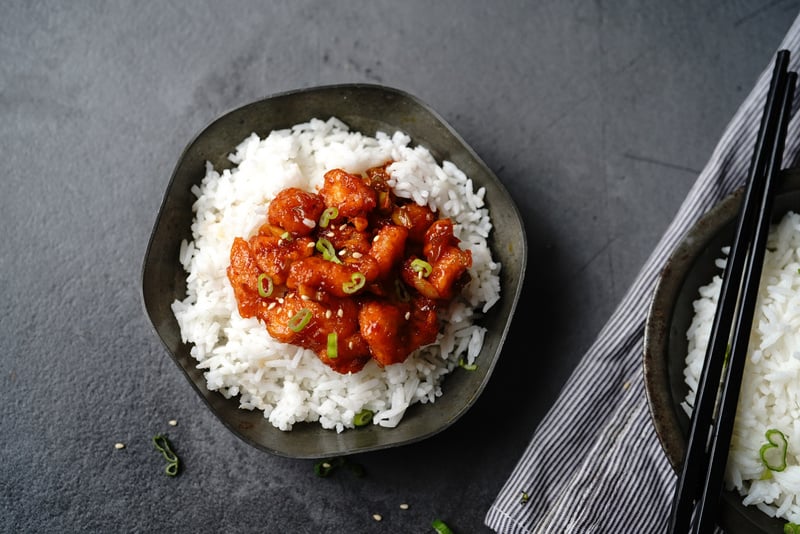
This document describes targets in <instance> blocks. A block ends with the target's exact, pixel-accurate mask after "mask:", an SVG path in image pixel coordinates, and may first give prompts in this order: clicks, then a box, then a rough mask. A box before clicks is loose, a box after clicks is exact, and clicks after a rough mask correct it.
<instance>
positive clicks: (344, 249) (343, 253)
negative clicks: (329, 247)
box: [339, 248, 347, 256]
mask: <svg viewBox="0 0 800 534" xmlns="http://www.w3.org/2000/svg"><path fill="white" fill-rule="evenodd" d="M346 252H347V249H346V248H343V249H342V250H340V251H339V256H344V255H345V253H346Z"/></svg>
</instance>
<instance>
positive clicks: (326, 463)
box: [314, 458, 344, 478]
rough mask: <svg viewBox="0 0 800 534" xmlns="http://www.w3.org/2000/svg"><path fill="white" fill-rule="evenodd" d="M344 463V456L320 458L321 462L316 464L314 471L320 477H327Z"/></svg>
mask: <svg viewBox="0 0 800 534" xmlns="http://www.w3.org/2000/svg"><path fill="white" fill-rule="evenodd" d="M343 464H344V459H343V458H331V459H328V460H320V461H319V462H317V463H315V464H314V473H315V474H316V475H317V476H318V477H322V478H325V477H327V476H328V475H330V474H331V473H333V471H334V470H335V469H336V468H337V467H339V466H340V465H343Z"/></svg>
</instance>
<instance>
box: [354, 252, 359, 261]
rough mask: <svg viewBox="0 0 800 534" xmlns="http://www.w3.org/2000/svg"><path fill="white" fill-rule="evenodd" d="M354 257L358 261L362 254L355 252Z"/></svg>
mask: <svg viewBox="0 0 800 534" xmlns="http://www.w3.org/2000/svg"><path fill="white" fill-rule="evenodd" d="M353 257H354V258H355V259H358V258H360V257H361V253H360V252H353Z"/></svg>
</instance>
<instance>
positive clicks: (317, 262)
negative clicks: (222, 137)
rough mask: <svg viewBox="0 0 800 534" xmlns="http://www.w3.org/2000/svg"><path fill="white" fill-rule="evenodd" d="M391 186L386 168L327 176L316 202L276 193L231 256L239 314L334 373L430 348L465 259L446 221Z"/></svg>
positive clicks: (300, 194)
mask: <svg viewBox="0 0 800 534" xmlns="http://www.w3.org/2000/svg"><path fill="white" fill-rule="evenodd" d="M388 178H389V176H388V174H387V172H386V166H382V167H376V168H373V169H369V170H367V172H366V173H365V176H360V175H355V174H349V173H347V172H345V171H343V170H341V169H334V170H331V171H329V172H327V173H326V174H325V182H324V185H323V187H322V188H321V189H320V190H319V192H318V193H310V192H306V191H302V190H300V189H296V188H288V189H285V190H283V191H281V192H280V193H278V195H277V196H276V197H275V198H274V199H273V200H272V202H270V205H269V209H268V214H267V222H266V224H264V225H263V226H262V227H261V228H259V230H258V233H257V234H256V235H254V236H252V237H251V238H249V239H247V240H245V239H243V238H236V239H235V240H234V242H233V245H232V246H231V263H230V267H228V279H229V280H230V282H231V286H232V287H233V291H234V294H235V296H236V301H237V304H238V308H239V314H240V315H241V316H242V317H257V318H258V319H260V320H261V321H263V322H264V324H265V325H266V328H267V331H269V333H270V335H271V336H272V337H274V338H275V339H277V340H278V341H282V342H285V343H291V344H293V345H298V346H301V347H305V348H308V349H310V350H312V351H314V352H315V353H316V354H317V355H318V356H319V358H320V360H322V361H323V362H324V363H325V364H327V365H329V366H330V367H331V368H332V369H334V370H336V371H338V372H340V373H348V372H358V371H360V370H361V369H362V368H363V367H364V365H365V364H366V363H367V362H368V361H369V360H370V358H374V359H375V360H376V361H377V362H378V364H380V365H390V364H393V363H399V362H402V361H404V360H405V359H406V358H407V357H408V355H409V354H410V353H411V352H413V351H414V350H416V349H417V348H418V347H420V346H422V345H426V344H429V343H432V342H434V341H435V340H436V335H437V333H438V331H439V324H438V320H437V316H436V310H437V308H438V307H440V306H441V305H442V304H444V303H446V302H448V301H449V300H451V299H452V298H453V297H454V296H456V295H457V294H458V292H459V291H460V289H461V288H462V287H463V286H464V284H465V283H466V282H467V281H468V280H469V274H468V272H467V269H469V267H470V266H471V265H472V254H471V252H470V251H469V250H462V249H461V248H459V240H458V238H456V237H455V236H454V235H453V223H452V221H450V220H449V219H437V217H436V214H435V213H434V212H433V211H431V210H430V209H429V208H427V207H424V206H419V205H417V204H414V203H413V202H409V201H407V200H404V199H399V198H397V197H395V196H394V194H393V193H392V191H391V188H390V187H389V185H388V184H387V180H388ZM321 219H322V221H321ZM329 348H330V349H332V350H329Z"/></svg>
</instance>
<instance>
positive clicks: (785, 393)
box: [683, 213, 800, 523]
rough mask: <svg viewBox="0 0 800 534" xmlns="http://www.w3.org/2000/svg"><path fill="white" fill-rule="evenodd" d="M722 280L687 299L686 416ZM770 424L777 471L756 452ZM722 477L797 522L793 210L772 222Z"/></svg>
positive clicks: (798, 230) (798, 303)
mask: <svg viewBox="0 0 800 534" xmlns="http://www.w3.org/2000/svg"><path fill="white" fill-rule="evenodd" d="M723 253H724V254H725V255H727V254H728V249H727V248H726V249H723ZM725 261H726V260H725V258H724V257H723V258H721V259H719V260H717V266H718V267H719V268H720V269H724V267H725ZM721 286H722V279H721V277H720V276H715V277H714V279H713V280H712V281H711V283H710V284H708V285H707V286H704V287H702V288H700V298H699V299H697V300H696V301H695V302H694V311H695V315H694V319H693V321H692V323H691V326H690V327H689V330H688V332H687V339H688V341H689V344H688V355H687V358H686V368H685V370H684V377H685V381H686V384H687V385H688V386H689V392H688V394H687V396H686V399H685V401H684V403H683V406H684V409H685V410H686V412H687V413H688V414H689V415H691V406H694V402H695V395H696V391H697V387H698V383H699V380H700V375H701V373H702V368H703V360H704V359H705V354H706V347H707V345H708V339H709V336H710V333H711V327H712V323H713V320H714V313H715V310H716V306H717V299H718V297H719V292H720V288H721ZM773 429H774V430H777V431H780V432H781V433H782V434H783V435H784V436H785V438H786V440H787V442H788V446H787V449H786V468H785V469H783V470H772V469H769V468H768V467H767V465H765V463H764V462H763V461H762V459H761V449H762V446H764V445H766V444H767V443H768V440H767V437H766V433H767V431H770V432H773V431H774V430H773ZM773 441H774V442H775V441H779V440H773ZM773 449H774V448H773ZM768 452H770V453H774V452H775V451H774V450H773V451H769V450H768ZM768 460H769V458H768ZM725 484H726V486H727V488H728V489H736V490H737V491H738V492H739V493H740V494H741V495H742V496H743V502H744V504H746V505H754V506H757V507H758V508H759V509H760V510H762V511H763V512H764V513H766V514H768V515H769V516H772V517H780V518H783V519H786V520H788V521H791V522H794V523H800V215H798V214H795V213H788V214H787V215H786V216H784V218H783V219H782V220H781V221H780V223H779V224H777V225H775V226H773V227H772V229H771V231H770V235H769V239H768V242H767V252H766V257H765V261H764V270H763V272H762V277H761V284H760V289H759V297H758V304H757V308H756V315H755V317H754V322H753V330H752V333H751V337H750V342H749V346H748V354H747V362H746V364H745V373H744V380H743V383H742V387H741V393H740V397H739V405H738V407H737V412H736V421H735V424H734V430H733V438H732V441H731V448H730V454H729V458H728V464H727V468H726V473H725Z"/></svg>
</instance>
